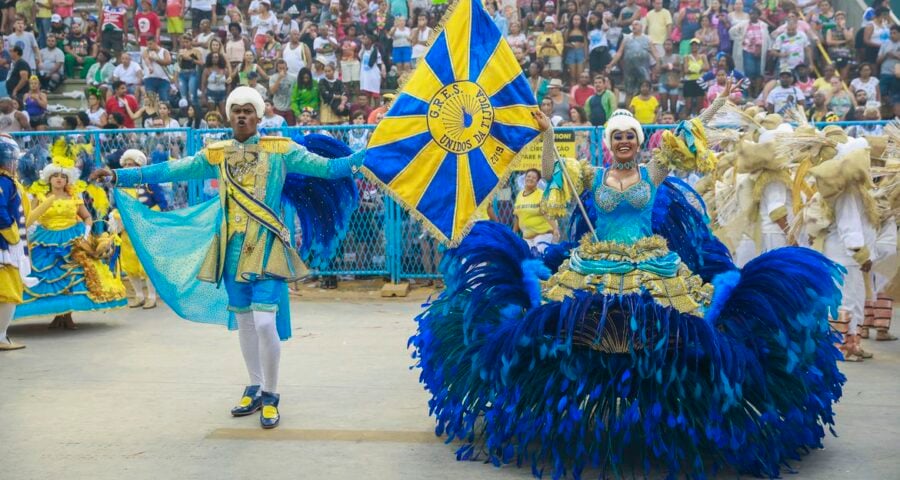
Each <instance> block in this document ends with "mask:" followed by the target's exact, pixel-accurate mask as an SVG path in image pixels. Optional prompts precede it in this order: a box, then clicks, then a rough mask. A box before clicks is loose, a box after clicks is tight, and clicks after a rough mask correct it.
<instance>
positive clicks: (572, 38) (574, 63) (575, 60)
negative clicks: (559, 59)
mask: <svg viewBox="0 0 900 480" xmlns="http://www.w3.org/2000/svg"><path fill="white" fill-rule="evenodd" d="M629 1H632V0H629ZM586 39H587V25H585V23H584V17H582V16H581V15H578V14H575V15H572V16H571V17H570V18H569V28H568V29H567V30H566V43H565V53H566V68H567V70H568V72H569V78H570V79H572V80H575V79H576V78H579V77H580V76H581V73H582V71H583V70H584V60H585V59H586V58H587V43H586V42H585V40H586ZM585 73H586V74H587V79H586V81H585V85H587V84H588V83H590V79H591V75H590V73H589V72H585Z"/></svg>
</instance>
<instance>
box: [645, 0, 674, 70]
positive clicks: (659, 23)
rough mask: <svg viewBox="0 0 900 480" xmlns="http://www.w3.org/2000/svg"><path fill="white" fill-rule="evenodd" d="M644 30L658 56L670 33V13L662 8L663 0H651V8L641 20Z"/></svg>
mask: <svg viewBox="0 0 900 480" xmlns="http://www.w3.org/2000/svg"><path fill="white" fill-rule="evenodd" d="M642 21H643V24H644V31H646V32H647V36H648V37H650V42H651V43H652V44H653V45H654V47H656V50H657V53H659V54H660V56H661V55H662V53H663V43H664V42H665V41H666V39H668V38H669V36H670V35H671V34H672V25H673V24H674V22H673V21H672V13H671V12H669V11H668V10H666V9H665V8H663V0H653V10H650V11H649V12H647V15H646V16H644V19H643V20H642Z"/></svg>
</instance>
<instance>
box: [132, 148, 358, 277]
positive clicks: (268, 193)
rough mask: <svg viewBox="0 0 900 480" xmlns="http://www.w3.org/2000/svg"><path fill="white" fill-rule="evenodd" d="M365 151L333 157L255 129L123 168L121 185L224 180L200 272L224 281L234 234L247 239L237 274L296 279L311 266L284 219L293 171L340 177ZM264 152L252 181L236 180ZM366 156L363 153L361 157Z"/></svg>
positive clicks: (321, 176) (346, 173) (349, 169)
mask: <svg viewBox="0 0 900 480" xmlns="http://www.w3.org/2000/svg"><path fill="white" fill-rule="evenodd" d="M361 155H362V154H361V153H357V154H354V155H352V156H349V157H343V158H336V159H327V158H324V157H321V156H319V155H315V154H313V153H310V152H308V151H307V150H306V149H305V148H303V147H302V146H300V145H297V144H296V143H294V142H293V141H291V140H290V139H287V138H283V137H260V136H259V135H254V136H253V137H251V138H249V139H247V141H245V142H243V143H242V142H238V141H237V140H225V141H221V142H216V143H213V144H211V145H209V146H207V147H206V148H204V149H203V150H201V151H200V152H199V153H197V154H196V155H194V156H192V157H186V158H182V159H180V160H175V161H171V162H166V163H161V164H157V165H152V166H147V167H140V168H126V169H120V170H118V171H117V172H116V186H117V187H133V186H137V185H141V184H146V183H150V184H153V183H165V182H179V181H188V180H205V179H212V178H216V179H218V180H219V199H220V200H219V201H220V203H221V206H222V211H223V212H225V214H224V215H222V219H221V221H220V222H219V226H218V233H217V234H216V238H215V241H213V242H212V244H211V246H210V249H209V251H208V252H207V253H206V257H205V260H204V262H203V266H202V267H201V269H200V272H199V273H198V275H197V278H198V279H199V280H201V281H205V282H211V283H219V281H221V279H222V275H223V273H224V268H225V252H226V246H227V243H228V241H229V240H230V239H233V240H234V241H238V239H239V238H241V236H235V234H236V233H243V245H242V247H241V253H240V258H239V260H238V269H237V280H238V281H255V280H262V279H283V280H287V281H293V280H296V279H298V278H300V277H302V276H303V275H305V274H306V273H307V271H308V270H307V268H306V266H305V265H304V263H303V261H302V260H301V259H300V257H299V255H298V254H297V252H296V250H295V249H294V248H293V245H292V241H291V233H292V232H290V231H289V229H288V227H286V226H285V223H284V211H283V207H282V189H283V187H284V182H285V178H286V176H287V174H288V173H298V174H301V175H307V176H311V177H319V178H326V179H338V178H342V177H347V176H350V175H352V174H353V169H352V168H351V165H352V162H353V161H354V160H355V161H359V160H361ZM254 156H258V160H257V161H256V162H255V166H254V167H253V169H252V170H250V171H249V172H248V173H247V177H251V180H250V181H249V182H245V181H236V180H235V178H234V176H233V170H234V168H232V167H235V166H236V165H240V164H242V163H243V164H245V165H246V162H247V160H248V159H249V160H251V163H252V161H253V159H254ZM355 157H360V158H355Z"/></svg>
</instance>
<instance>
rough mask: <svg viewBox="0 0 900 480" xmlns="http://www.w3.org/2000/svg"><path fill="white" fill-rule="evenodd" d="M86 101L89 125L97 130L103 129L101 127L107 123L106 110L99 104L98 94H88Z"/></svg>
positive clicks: (94, 92)
mask: <svg viewBox="0 0 900 480" xmlns="http://www.w3.org/2000/svg"><path fill="white" fill-rule="evenodd" d="M87 101H88V109H87V116H88V119H89V121H90V125H92V126H94V127H97V128H101V127H103V125H106V124H107V122H108V120H107V116H106V109H104V108H103V105H101V104H100V94H99V93H98V92H96V91H92V92H88V94H87Z"/></svg>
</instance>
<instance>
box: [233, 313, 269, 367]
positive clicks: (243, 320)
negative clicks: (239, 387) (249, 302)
mask: <svg viewBox="0 0 900 480" xmlns="http://www.w3.org/2000/svg"><path fill="white" fill-rule="evenodd" d="M234 316H235V317H237V322H238V338H239V339H240V342H241V353H242V354H243V355H244V364H245V365H246V366H247V373H249V374H250V385H262V383H263V374H262V367H261V366H260V364H259V338H258V337H257V335H256V326H255V325H254V322H253V312H243V313H235V314H234Z"/></svg>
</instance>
